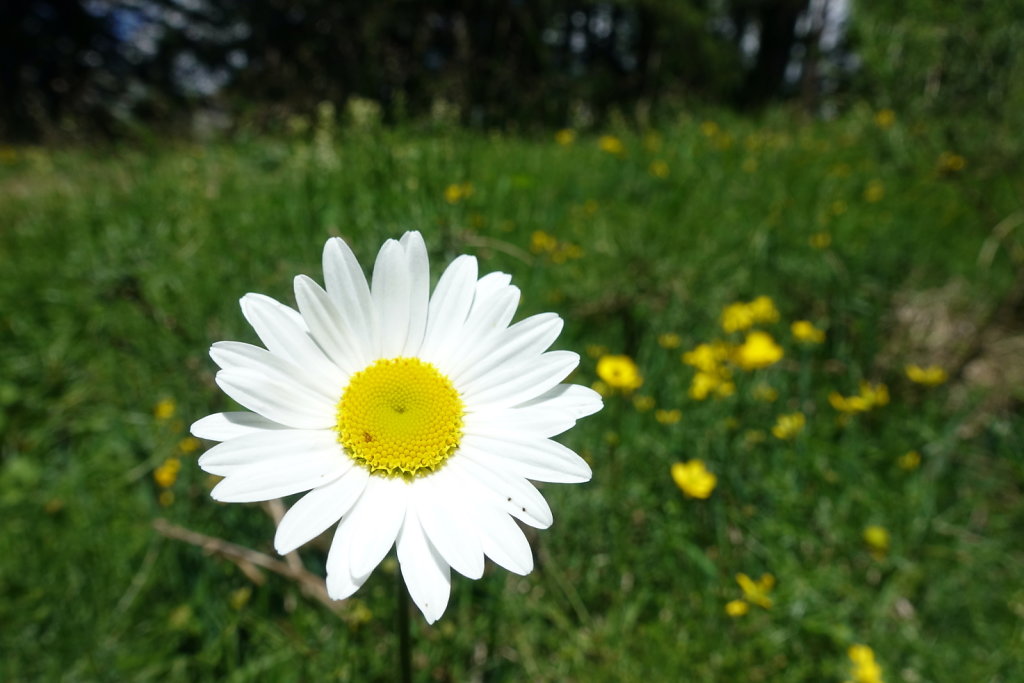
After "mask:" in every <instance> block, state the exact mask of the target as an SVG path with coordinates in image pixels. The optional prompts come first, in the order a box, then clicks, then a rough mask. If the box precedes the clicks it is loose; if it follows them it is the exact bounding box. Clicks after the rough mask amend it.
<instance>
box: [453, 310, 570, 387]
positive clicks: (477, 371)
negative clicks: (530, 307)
mask: <svg viewBox="0 0 1024 683" xmlns="http://www.w3.org/2000/svg"><path fill="white" fill-rule="evenodd" d="M561 331H562V319H561V318H559V317H558V316H557V315H555V314H554V313H541V314H540V315H534V316H530V317H529V318H526V319H525V320H520V321H519V322H517V323H516V324H515V325H513V326H512V327H509V328H507V329H504V330H501V331H500V332H499V333H498V334H497V336H496V337H495V338H494V340H493V342H491V343H490V344H480V345H479V346H480V348H479V349H478V350H476V353H474V352H472V351H471V352H470V353H469V354H467V356H468V358H467V360H466V361H465V364H464V366H463V368H462V370H461V372H459V373H457V374H454V375H452V376H451V379H452V381H454V382H456V383H458V385H459V386H467V387H468V386H472V384H473V383H474V382H475V381H477V380H478V379H480V378H481V377H483V376H484V375H486V374H487V373H489V372H491V371H492V370H494V369H495V368H499V367H503V366H507V365H511V364H524V363H532V362H534V361H536V359H537V357H538V356H539V355H540V354H541V353H543V352H544V351H546V350H547V349H548V347H549V346H551V345H552V344H553V343H554V341H555V339H557V338H558V335H559V333H561Z"/></svg>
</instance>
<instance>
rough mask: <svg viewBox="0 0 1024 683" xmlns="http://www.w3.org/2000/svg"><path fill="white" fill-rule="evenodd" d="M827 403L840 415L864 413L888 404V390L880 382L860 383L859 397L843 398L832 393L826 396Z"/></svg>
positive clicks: (836, 393) (834, 392) (835, 392)
mask: <svg viewBox="0 0 1024 683" xmlns="http://www.w3.org/2000/svg"><path fill="white" fill-rule="evenodd" d="M828 402H829V403H831V404H832V407H833V408H835V409H836V410H837V411H839V412H840V413H847V414H850V413H866V412H867V411H869V410H871V409H872V408H877V407H879V406H884V405H887V404H888V403H889V388H888V387H887V386H885V385H884V384H882V383H881V382H876V383H874V384H872V383H870V382H861V383H860V394H859V395H856V396H843V395H842V394H840V393H839V392H838V391H833V392H832V393H830V394H829V395H828Z"/></svg>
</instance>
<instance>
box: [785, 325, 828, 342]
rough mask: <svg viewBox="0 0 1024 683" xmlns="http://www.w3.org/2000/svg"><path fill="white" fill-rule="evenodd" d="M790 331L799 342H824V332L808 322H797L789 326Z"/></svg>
mask: <svg viewBox="0 0 1024 683" xmlns="http://www.w3.org/2000/svg"><path fill="white" fill-rule="evenodd" d="M789 329H790V331H791V332H792V333H793V337H795V338H796V339H797V340H799V341H803V342H808V343H811V344H820V343H822V342H823V341H825V330H822V329H819V328H817V327H815V326H814V323H812V322H811V321H809V320H797V321H795V322H794V323H793V324H792V325H790V326H789Z"/></svg>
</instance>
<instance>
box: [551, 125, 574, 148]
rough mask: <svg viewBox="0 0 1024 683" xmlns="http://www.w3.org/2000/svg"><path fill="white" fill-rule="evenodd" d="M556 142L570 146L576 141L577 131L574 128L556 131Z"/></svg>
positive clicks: (563, 145)
mask: <svg viewBox="0 0 1024 683" xmlns="http://www.w3.org/2000/svg"><path fill="white" fill-rule="evenodd" d="M555 142H556V143H558V144H559V145H561V146H562V147H568V146H569V145H571V144H572V143H574V142H576V131H574V130H573V129H572V128H563V129H562V130H560V131H558V132H557V133H555Z"/></svg>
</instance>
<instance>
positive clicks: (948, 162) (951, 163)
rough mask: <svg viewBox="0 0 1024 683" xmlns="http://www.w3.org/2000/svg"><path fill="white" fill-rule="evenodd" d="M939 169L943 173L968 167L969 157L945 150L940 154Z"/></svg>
mask: <svg viewBox="0 0 1024 683" xmlns="http://www.w3.org/2000/svg"><path fill="white" fill-rule="evenodd" d="M938 165H939V171H941V172H943V173H956V172H958V171H962V170H964V169H965V168H967V159H965V158H963V157H962V156H960V155H959V154H953V153H952V152H943V153H942V154H940V155H939V164H938Z"/></svg>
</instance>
